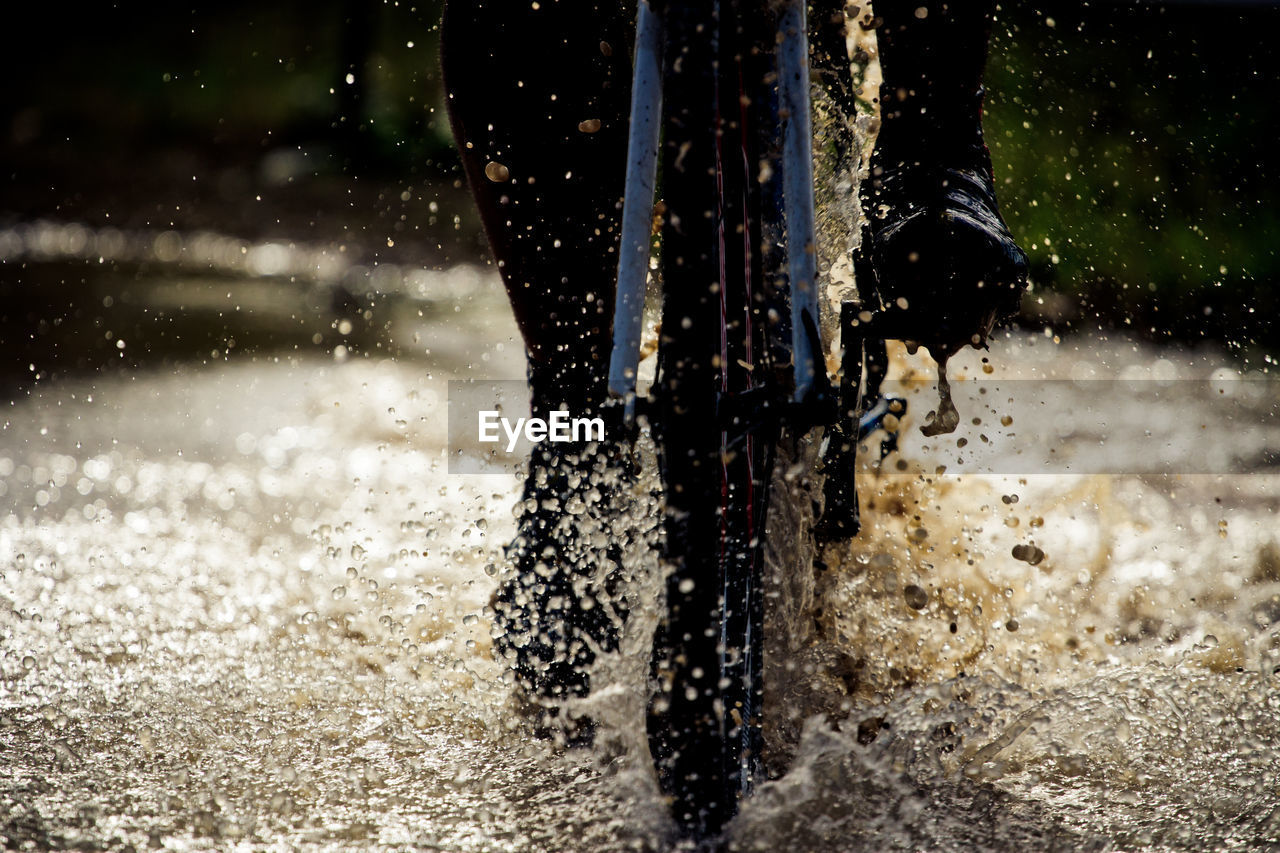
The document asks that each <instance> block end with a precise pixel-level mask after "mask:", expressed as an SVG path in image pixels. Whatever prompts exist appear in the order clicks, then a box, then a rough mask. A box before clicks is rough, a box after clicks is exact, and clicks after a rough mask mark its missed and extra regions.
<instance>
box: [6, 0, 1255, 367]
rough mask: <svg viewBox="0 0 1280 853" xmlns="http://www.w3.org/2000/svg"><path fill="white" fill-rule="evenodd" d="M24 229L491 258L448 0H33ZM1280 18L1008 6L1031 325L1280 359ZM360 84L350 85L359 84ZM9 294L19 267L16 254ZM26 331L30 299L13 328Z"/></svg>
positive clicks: (21, 174) (11, 64) (1016, 201)
mask: <svg viewBox="0 0 1280 853" xmlns="http://www.w3.org/2000/svg"><path fill="white" fill-rule="evenodd" d="M8 11H9V17H10V20H9V22H8V25H7V26H6V27H5V28H4V31H3V34H0V66H3V72H4V80H5V81H6V82H5V86H4V87H3V89H0V176H2V177H3V180H4V182H5V183H4V190H3V193H2V194H0V226H13V225H15V224H17V223H23V222H29V221H32V220H34V219H37V218H48V219H54V220H57V221H73V222H82V223H85V224H87V225H90V226H95V227H101V226H103V225H114V226H116V227H122V228H130V227H132V228H174V229H179V230H182V229H199V228H207V229H212V230H216V231H220V232H223V233H229V234H234V235H237V236H242V237H245V238H246V239H263V238H272V239H277V238H285V239H289V240H296V241H310V242H321V243H323V242H326V241H328V242H335V241H336V242H341V243H343V244H344V245H347V244H349V245H351V246H352V247H358V248H361V250H362V251H363V252H364V253H365V257H366V258H371V259H375V260H382V261H394V262H396V263H401V264H411V265H412V264H421V265H423V266H443V265H448V264H451V263H454V262H457V261H462V260H473V259H478V258H481V257H483V253H484V243H483V239H482V237H481V235H480V233H479V226H478V220H477V218H476V215H475V213H474V210H473V208H472V207H471V204H470V201H469V199H468V198H467V196H466V194H465V188H464V187H463V186H462V182H461V180H460V177H461V173H460V171H459V169H458V166H457V161H456V158H455V156H454V154H453V152H452V150H451V147H450V141H449V132H448V122H447V119H446V116H445V113H444V107H443V99H442V93H441V82H440V74H439V59H438V49H437V47H438V46H437V39H438V26H437V25H438V21H439V17H440V5H439V3H438V2H435V0H431V2H419V3H416V4H415V3H414V2H412V0H410V2H405V0H399V2H354V1H353V0H345V2H344V1H343V0H315V2H307V3H302V2H296V0H295V1H294V2H273V3H269V4H268V3H249V2H242V0H223V2H217V3H214V2H207V0H194V2H188V3H186V4H173V3H161V2H155V0H119V2H116V3H110V4H109V3H99V4H96V5H93V6H75V7H72V6H64V5H60V4H19V5H17V6H14V7H11V8H10V10H8ZM1277 34H1280V10H1278V9H1277V7H1276V6H1274V5H1273V4H1270V3H1243V4H1232V3H1176V4H1168V5H1162V4H1147V3H1141V4H1140V3H1121V2H1105V3H1099V2H1094V3H1088V4H1080V3H1068V2H1057V1H1056V0H1055V2H1049V3H1043V4H1008V8H1005V9H1003V10H1002V11H1001V13H1000V18H999V21H998V24H997V32H996V37H995V42H994V44H993V49H992V54H991V60H990V63H989V72H988V90H989V94H988V100H987V109H988V117H987V136H988V142H989V144H990V147H991V149H992V155H993V159H994V161H995V163H996V170H997V175H998V178H999V179H1000V180H1001V182H1002V203H1003V207H1004V212H1005V214H1006V216H1007V218H1008V220H1009V223H1010V226H1011V227H1012V229H1013V231H1014V233H1015V234H1016V235H1017V236H1018V237H1019V238H1020V240H1021V241H1022V242H1023V244H1024V246H1026V248H1027V249H1028V251H1029V253H1030V255H1031V257H1032V261H1033V266H1034V273H1033V278H1034V285H1035V286H1034V290H1033V293H1032V297H1031V298H1030V299H1028V300H1027V301H1026V303H1025V311H1024V316H1023V318H1022V322H1023V323H1024V324H1025V325H1029V326H1032V327H1036V326H1038V325H1041V324H1045V323H1048V324H1051V325H1053V326H1054V328H1055V329H1060V328H1067V327H1083V326H1092V325H1094V324H1101V325H1104V326H1123V327H1126V328H1131V329H1132V330H1134V331H1135V332H1136V333H1138V334H1141V335H1143V336H1147V337H1153V338H1157V339H1164V338H1168V337H1173V338H1177V339H1180V340H1184V341H1195V340H1199V339H1201V338H1203V337H1209V338H1212V339H1215V340H1218V341H1221V342H1225V343H1226V344H1227V345H1228V346H1230V347H1233V348H1237V349H1241V350H1244V351H1245V352H1244V355H1246V356H1247V357H1249V358H1250V359H1251V360H1252V359H1253V358H1255V357H1257V354H1258V353H1259V351H1261V350H1270V351H1275V350H1276V349H1277V348H1278V345H1280V332H1277V329H1276V325H1275V324H1274V323H1273V322H1272V318H1273V317H1274V316H1275V314H1276V311H1277V309H1280V297H1278V296H1277V295H1276V293H1277V291H1276V287H1275V283H1276V281H1277V279H1278V278H1280V258H1278V257H1277V251H1276V246H1277V244H1278V243H1280V228H1278V227H1277V226H1278V225H1280V223H1278V222H1277V219H1278V211H1280V205H1278V204H1277V202H1278V201H1280V189H1278V188H1277V180H1276V178H1277V176H1278V174H1280V169H1278V168H1277V167H1278V166H1280V149H1278V148H1277V145H1276V140H1277V139H1278V138H1280V133H1278V131H1280V127H1277V124H1278V123H1280V121H1278V119H1277V108H1276V102H1277V82H1278V81H1280V51H1277V50H1275V49H1274V47H1273V43H1274V40H1275V37H1276V36H1277ZM348 75H350V77H348ZM6 264H7V265H8V266H9V267H11V268H10V269H9V270H8V271H3V270H0V275H2V276H3V277H4V278H5V279H6V280H8V279H12V278H13V276H14V275H15V273H14V271H13V269H12V264H13V260H12V259H9V260H8V261H6ZM2 317H3V322H4V324H5V327H6V329H7V331H6V333H5V334H6V337H7V338H12V337H13V336H14V326H15V324H16V325H19V326H20V325H22V324H23V323H29V322H31V319H32V315H31V313H30V311H28V312H27V313H26V314H22V313H21V312H18V311H16V310H14V309H12V308H10V309H8V310H7V311H6V312H5V313H4V314H3V315H2Z"/></svg>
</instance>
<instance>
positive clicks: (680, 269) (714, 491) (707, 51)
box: [649, 0, 785, 837]
mask: <svg viewBox="0 0 1280 853" xmlns="http://www.w3.org/2000/svg"><path fill="white" fill-rule="evenodd" d="M761 24H762V21H761V15H760V14H759V10H755V12H754V14H746V13H744V10H742V9H740V8H739V7H738V6H737V4H736V3H734V2H732V0H693V2H687V3H681V4H672V5H671V6H669V7H668V8H667V11H666V28H667V36H668V40H667V44H668V49H667V58H666V79H667V85H666V87H665V89H666V93H667V94H666V100H667V106H666V118H665V140H664V144H663V150H662V169H663V172H664V194H663V195H664V201H665V204H666V209H667V214H666V219H665V222H664V227H663V250H662V266H663V291H664V297H663V329H664V332H663V334H662V336H661V340H660V344H659V367H658V378H657V382H656V383H655V390H654V396H655V401H654V418H653V421H654V434H655V438H656V439H657V443H658V447H659V456H660V464H661V469H662V478H663V484H664V493H665V497H666V516H665V521H664V523H665V533H666V535H665V545H664V557H665V562H666V563H667V566H668V568H669V571H670V575H669V578H668V582H667V608H666V615H665V618H664V619H663V620H662V622H661V624H660V626H659V629H658V634H657V637H656V638H655V652H654V669H655V675H656V677H657V682H658V685H659V689H658V695H657V697H656V698H655V701H654V703H653V706H652V708H651V714H650V718H649V738H650V746H651V749H652V752H653V755H654V758H655V762H656V765H657V768H658V773H659V779H660V782H661V784H662V787H663V789H664V790H665V792H666V793H667V795H668V796H670V797H671V799H672V805H673V808H672V813H673V816H674V817H675V820H676V822H677V823H678V824H679V825H680V827H681V828H682V829H683V830H684V831H685V832H686V833H687V834H690V835H693V836H696V837H710V836H713V835H715V834H717V833H719V832H720V831H721V830H722V829H723V827H724V825H725V824H726V823H727V822H728V820H729V819H730V818H732V816H733V815H734V814H735V813H736V811H737V807H738V801H739V799H740V798H741V797H742V796H743V795H745V794H746V793H748V792H749V790H750V788H751V785H752V782H753V780H754V778H755V776H756V775H757V773H758V768H759V759H760V754H761V749H762V738H761V710H762V709H761V703H762V699H763V684H762V670H763V667H762V657H763V627H764V625H763V621H764V598H763V562H764V554H763V538H764V524H765V516H766V513H767V511H768V501H769V489H770V478H771V471H772V465H773V458H774V450H775V446H776V442H777V439H778V424H777V421H776V420H775V419H768V418H766V419H753V418H749V417H745V416H743V415H742V414H741V413H740V414H739V416H737V417H734V416H733V414H732V413H733V412H734V411H737V410H736V409H735V408H734V406H733V405H732V404H733V402H734V401H741V400H744V399H746V397H744V395H747V396H748V397H749V396H750V395H749V394H748V392H757V393H758V392H766V393H767V392H768V390H769V389H770V387H772V383H775V382H776V380H775V378H774V373H775V370H774V364H775V363H776V361H777V359H776V358H775V357H774V355H773V348H774V340H775V338H776V336H777V332H778V331H779V329H778V328H776V326H777V323H776V322H775V323H774V326H775V328H772V329H771V328H770V321H769V314H770V312H769V308H770V293H771V288H770V287H769V285H768V282H767V281H766V273H767V271H768V269H769V262H768V261H767V260H766V259H765V258H764V257H763V255H764V251H763V247H764V242H765V241H764V240H763V239H762V235H763V234H764V233H765V231H766V230H768V225H767V224H766V220H767V219H769V218H770V217H769V211H770V210H772V209H773V208H774V207H775V206H776V205H775V204H774V199H773V197H772V196H771V195H770V190H771V188H770V187H769V186H762V184H761V180H760V178H761V169H760V162H761V157H762V155H764V156H767V154H768V152H767V150H766V149H767V148H768V146H769V140H770V139H771V138H772V136H774V135H776V122H770V121H768V120H767V119H766V120H761V117H760V116H759V115H758V113H760V112H762V111H764V110H766V109H767V108H768V105H769V104H774V105H776V99H774V98H771V96H770V94H769V87H768V86H767V85H766V83H765V81H766V79H767V75H768V72H769V69H770V63H771V61H772V60H771V56H772V51H771V49H770V48H771V45H768V44H766V43H765V42H764V41H763V39H762V38H761V33H759V32H752V31H748V30H747V29H745V28H746V27H748V26H752V27H756V26H760V25H761ZM774 108H775V109H776V106H775V107H774ZM773 194H774V195H776V191H775V192H774V193H773ZM774 316H775V318H776V317H778V316H785V312H774ZM742 411H745V409H743V410H742Z"/></svg>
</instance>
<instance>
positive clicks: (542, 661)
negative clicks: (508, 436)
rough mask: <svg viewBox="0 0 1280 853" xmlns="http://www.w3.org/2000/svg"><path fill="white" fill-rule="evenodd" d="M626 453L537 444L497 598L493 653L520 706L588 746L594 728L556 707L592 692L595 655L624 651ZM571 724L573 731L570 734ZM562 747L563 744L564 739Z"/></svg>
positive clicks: (605, 446) (587, 445)
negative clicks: (621, 521)
mask: <svg viewBox="0 0 1280 853" xmlns="http://www.w3.org/2000/svg"><path fill="white" fill-rule="evenodd" d="M623 446H624V445H623V444H622V443H621V442H619V441H618V440H617V439H615V438H612V437H611V434H610V433H609V432H608V427H607V426H606V440H605V441H604V442H576V443H550V442H544V443H541V444H539V445H538V446H537V447H536V448H535V449H534V452H533V457H532V459H531V460H530V464H529V476H528V478H527V479H526V480H525V484H524V494H523V498H522V500H521V502H520V504H519V505H518V506H517V510H516V512H517V515H518V517H519V518H518V522H517V532H516V537H515V539H514V540H513V541H512V543H511V544H510V545H509V546H508V548H507V558H508V560H509V561H510V565H511V573H510V575H509V576H508V577H507V578H506V579H505V580H504V581H503V582H502V583H501V584H500V585H499V587H498V590H497V592H496V593H495V594H494V599H493V607H494V613H495V623H496V624H495V628H496V632H497V633H496V637H495V647H496V649H497V651H498V653H499V654H500V655H502V656H503V657H504V658H505V659H506V660H507V662H508V663H509V665H510V666H511V669H512V671H513V673H514V675H515V678H516V683H517V687H518V692H519V694H520V699H521V700H522V701H524V702H526V703H527V704H529V705H530V706H533V707H536V708H540V709H542V710H541V711H540V712H539V715H538V716H539V721H538V722H537V725H536V727H537V728H545V729H547V730H548V731H559V732H561V733H564V734H565V736H566V737H567V738H568V739H569V740H570V741H572V740H574V738H575V737H577V736H578V735H579V734H581V733H585V734H586V735H587V737H588V739H589V735H590V730H591V726H590V724H589V721H583V720H579V719H570V718H568V717H560V716H559V714H558V708H556V705H557V703H558V702H560V701H561V700H564V699H566V698H575V697H583V696H586V695H587V694H588V693H589V692H590V688H591V681H590V673H589V669H590V667H591V665H592V663H593V662H594V661H595V658H596V653H597V651H600V652H611V651H614V650H616V649H617V648H618V640H619V632H620V630H621V626H622V623H623V622H624V621H625V619H626V616H627V607H626V603H625V601H623V600H622V599H621V598H620V596H619V590H618V586H619V585H620V582H621V565H620V563H621V558H622V547H621V545H620V543H618V542H617V541H616V536H615V535H609V536H608V537H607V538H606V537H604V536H602V535H601V534H602V533H603V534H612V531H611V530H610V527H609V516H610V513H611V504H612V501H611V498H612V496H613V494H614V493H615V492H616V491H618V490H620V489H625V488H626V486H627V484H628V483H629V482H631V478H632V473H631V471H630V469H629V466H628V465H627V464H626V457H625V454H624V452H623V449H622V448H623ZM566 723H570V724H571V725H568V726H567V725H566ZM557 739H558V738H557Z"/></svg>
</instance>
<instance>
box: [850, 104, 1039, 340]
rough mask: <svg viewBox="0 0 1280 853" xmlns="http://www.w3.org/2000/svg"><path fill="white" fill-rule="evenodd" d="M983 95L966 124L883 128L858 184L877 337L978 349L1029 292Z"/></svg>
mask: <svg viewBox="0 0 1280 853" xmlns="http://www.w3.org/2000/svg"><path fill="white" fill-rule="evenodd" d="M981 95H982V93H981V90H979V91H978V92H977V93H976V95H975V96H974V98H973V103H972V109H971V110H968V112H970V113H971V115H969V116H968V117H967V119H966V120H962V121H959V122H956V121H955V120H954V119H952V120H950V121H949V123H948V124H947V125H946V126H943V127H939V126H937V125H932V126H929V125H927V124H924V123H923V122H921V121H920V120H919V119H913V120H912V121H910V122H907V121H902V120H899V121H898V122H896V123H894V122H889V123H886V126H885V130H884V132H882V134H881V138H880V139H879V140H878V141H877V146H876V150H875V153H874V154H873V155H872V158H871V170H870V175H869V176H868V178H867V180H866V181H864V183H863V186H862V194H861V197H862V206H863V213H864V214H865V215H866V217H867V222H866V225H865V226H864V227H863V232H862V243H861V245H860V246H859V248H858V250H857V253H856V254H855V258H854V262H855V273H856V275H857V277H858V286H859V288H860V289H861V291H862V293H863V294H864V299H865V295H866V294H868V293H869V295H870V296H871V305H870V306H869V307H870V308H871V309H873V312H882V316H881V317H880V318H878V319H877V321H876V323H877V327H878V329H879V330H880V332H881V333H882V336H883V337H891V338H896V339H901V340H907V341H913V342H916V343H919V344H923V345H925V346H927V347H929V352H930V354H931V355H933V356H934V357H935V358H945V357H947V356H949V355H950V354H951V353H954V352H956V351H957V350H959V349H960V348H961V347H963V346H965V345H966V344H968V345H972V346H975V347H980V346H984V345H985V343H986V339H987V337H988V336H989V335H990V334H991V330H992V328H993V327H994V325H995V324H996V322H998V321H999V320H1001V319H1004V318H1006V317H1009V316H1011V315H1013V314H1015V313H1016V312H1017V310H1018V305H1019V302H1020V301H1021V298H1022V293H1023V291H1024V290H1025V289H1026V286H1027V256H1026V253H1025V252H1023V251H1022V249H1021V248H1019V247H1018V245H1017V243H1016V242H1014V239H1013V235H1012V234H1010V233H1009V229H1008V227H1007V226H1006V225H1005V222H1004V219H1002V218H1001V216H1000V209H999V206H998V204H997V202H996V194H995V182H994V179H993V176H992V171H991V157H990V154H989V153H988V151H987V147H986V145H985V144H984V142H983V139H982V125H981V123H980V121H979V119H978V115H979V111H980V104H981ZM864 282H865V283H868V284H869V287H868V286H867V285H866V284H864Z"/></svg>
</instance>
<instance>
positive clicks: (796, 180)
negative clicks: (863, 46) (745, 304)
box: [609, 0, 821, 419]
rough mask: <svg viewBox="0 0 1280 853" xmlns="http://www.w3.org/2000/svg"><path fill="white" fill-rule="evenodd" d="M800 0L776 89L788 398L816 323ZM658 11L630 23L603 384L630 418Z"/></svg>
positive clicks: (646, 9)
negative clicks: (625, 128)
mask: <svg viewBox="0 0 1280 853" xmlns="http://www.w3.org/2000/svg"><path fill="white" fill-rule="evenodd" d="M807 27H808V24H807V21H806V14H805V3H804V0H788V2H787V3H786V4H785V6H784V7H783V11H782V16H781V19H780V31H781V34H782V40H781V43H780V47H779V51H778V54H779V55H778V88H779V101H780V107H781V109H780V112H781V114H782V115H783V116H784V118H783V120H782V126H783V162H782V164H781V165H782V170H783V181H784V187H783V218H784V221H785V225H786V230H787V235H788V243H789V246H791V247H792V248H793V249H794V247H795V246H801V247H803V248H802V250H801V251H799V252H797V251H794V250H793V251H789V252H788V253H787V263H788V270H787V271H788V279H789V281H790V282H791V341H792V352H793V353H794V354H795V367H794V372H795V390H794V399H795V401H796V402H797V403H803V402H805V401H806V400H807V399H809V397H810V396H811V395H812V394H813V392H814V389H815V375H816V371H815V365H816V364H818V359H819V358H820V356H821V350H820V349H816V348H815V340H814V339H813V336H812V334H811V333H810V331H809V330H810V329H813V330H816V329H817V328H818V300H817V243H818V241H817V230H816V228H815V218H814V204H813V151H812V137H813V127H812V120H811V118H810V116H811V113H812V105H811V103H810V99H809V39H808V29H807ZM664 35H665V33H664V27H663V23H662V14H661V13H660V12H658V11H657V10H655V8H654V4H653V3H652V2H651V0H639V12H638V15H637V22H636V66H635V80H634V83H633V86H632V90H631V116H632V118H631V127H630V134H629V138H628V145H627V182H626V195H625V196H624V199H623V207H622V239H621V248H620V250H619V251H620V260H619V263H618V292H617V300H616V302H615V307H614V315H613V351H612V354H611V357H610V362H609V391H610V393H611V394H612V395H613V396H614V397H616V398H618V399H621V400H622V401H624V403H625V405H626V411H627V417H628V419H630V418H632V417H634V413H635V400H636V380H637V376H638V366H639V354H640V330H641V324H642V322H643V314H644V296H645V282H646V281H647V280H648V276H649V254H650V252H649V249H650V234H651V227H652V226H651V223H652V217H651V211H652V209H653V196H654V188H655V183H656V175H657V171H658V138H659V132H660V127H661V121H660V117H661V114H662V54H663V41H664Z"/></svg>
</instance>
